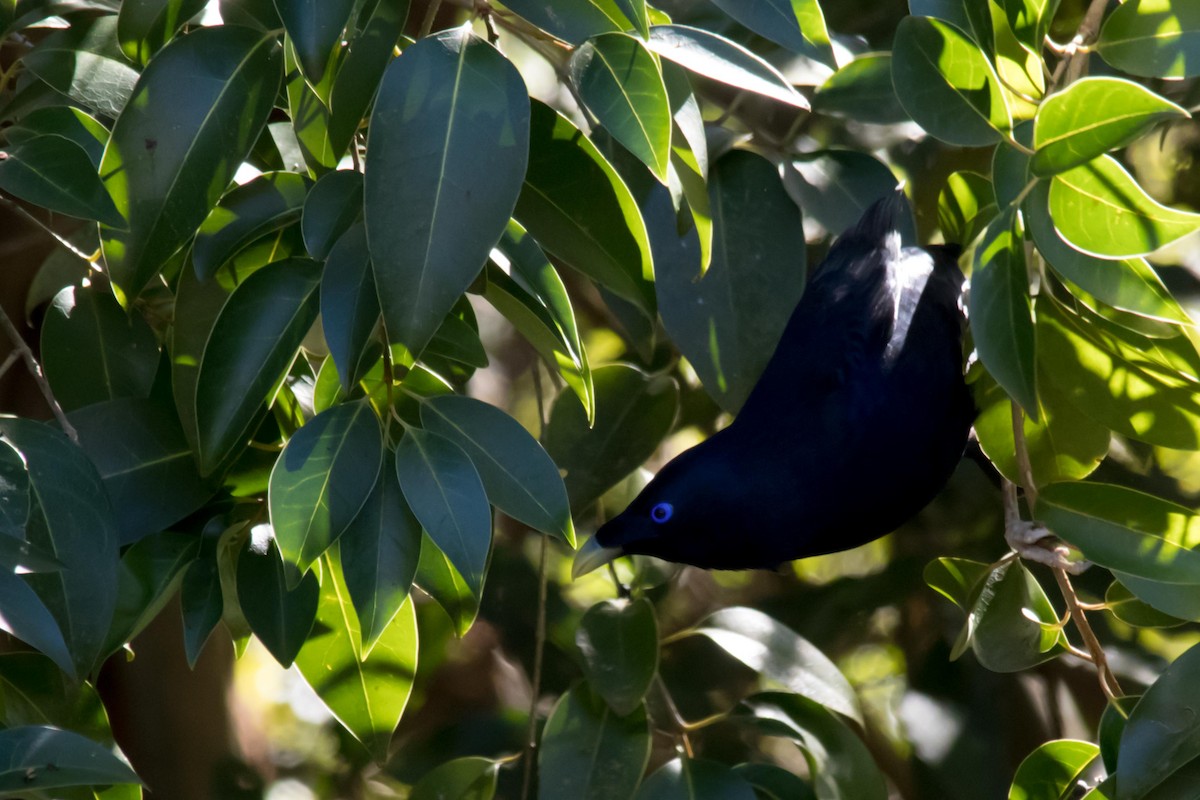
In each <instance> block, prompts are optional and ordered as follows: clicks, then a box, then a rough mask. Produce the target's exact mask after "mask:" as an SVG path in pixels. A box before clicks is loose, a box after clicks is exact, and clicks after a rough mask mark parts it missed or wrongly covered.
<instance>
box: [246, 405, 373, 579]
mask: <svg viewBox="0 0 1200 800" xmlns="http://www.w3.org/2000/svg"><path fill="white" fill-rule="evenodd" d="M382 458H383V442H382V440H381V432H380V430H379V420H378V419H376V417H375V412H374V411H373V410H372V409H371V406H370V404H369V403H367V402H366V401H365V400H360V401H358V402H355V403H344V404H342V405H337V406H334V407H333V408H331V409H329V410H328V411H323V412H321V413H320V414H318V415H317V416H315V417H313V418H312V419H311V420H309V421H308V423H307V424H305V425H304V427H302V428H301V429H300V430H299V431H297V432H296V434H295V435H294V436H293V437H292V438H291V439H289V440H288V443H287V446H286V447H284V449H283V453H281V454H280V456H279V460H278V461H276V462H275V469H273V470H272V471H271V485H270V489H269V490H268V491H269V494H268V495H267V497H268V502H269V503H270V508H271V527H272V528H273V529H274V531H275V541H276V543H278V545H279V550H280V552H281V553H282V554H283V558H284V560H285V561H288V562H290V563H291V564H293V565H295V567H296V569H295V570H294V571H289V572H288V586H289V588H292V587H294V586H295V585H296V584H297V583H298V582H299V580H300V576H301V575H302V574H303V573H304V572H306V571H307V570H308V568H309V565H311V564H312V562H313V561H315V560H316V559H317V558H318V557H319V556H320V555H321V554H322V553H324V552H325V551H326V550H327V549H329V546H330V545H331V544H333V543H334V542H335V541H337V538H338V537H339V536H341V535H342V532H343V531H344V530H346V527H347V526H348V525H349V524H350V522H351V520H353V519H354V518H355V516H357V515H358V512H359V510H360V509H361V508H362V507H363V504H364V503H365V502H366V500H367V497H368V496H369V495H370V494H371V491H372V489H374V487H375V483H376V479H377V478H378V476H379V468H380V462H381V459H382Z"/></svg>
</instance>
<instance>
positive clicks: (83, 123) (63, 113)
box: [5, 106, 112, 233]
mask: <svg viewBox="0 0 1200 800" xmlns="http://www.w3.org/2000/svg"><path fill="white" fill-rule="evenodd" d="M5 135H6V136H7V137H8V141H9V142H11V143H12V144H18V143H20V142H26V141H29V140H31V139H34V138H37V137H39V136H62V137H65V138H67V139H70V140H71V141H72V142H74V143H75V144H77V145H79V146H80V147H82V148H83V150H84V152H85V153H87V156H88V160H89V161H91V162H92V167H93V168H95V169H99V168H100V159H101V157H103V155H104V145H105V144H107V143H108V129H107V128H105V127H104V126H103V125H101V124H100V123H99V122H97V121H96V120H95V119H93V118H92V117H89V116H88V115H87V114H86V113H84V112H83V111H81V110H80V109H78V108H71V107H70V106H48V107H46V108H39V109H35V110H34V111H31V112H29V113H28V114H26V115H25V116H23V117H21V119H20V121H18V122H17V123H16V124H15V125H13V126H12V127H10V128H8V129H7V130H6V131H5ZM106 194H107V193H106ZM109 202H112V198H109ZM93 233H94V232H93Z"/></svg>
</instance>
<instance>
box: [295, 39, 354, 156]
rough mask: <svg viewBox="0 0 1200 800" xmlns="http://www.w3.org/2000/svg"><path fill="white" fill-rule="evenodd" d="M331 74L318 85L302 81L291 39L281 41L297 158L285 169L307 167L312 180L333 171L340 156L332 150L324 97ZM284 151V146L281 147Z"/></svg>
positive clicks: (328, 91) (331, 81)
mask: <svg viewBox="0 0 1200 800" xmlns="http://www.w3.org/2000/svg"><path fill="white" fill-rule="evenodd" d="M333 77H334V73H333V72H332V71H331V72H327V73H326V74H325V78H324V80H323V81H321V82H320V83H319V84H316V85H313V84H311V83H309V82H308V81H307V80H305V78H304V73H303V72H302V71H301V69H300V61H299V57H298V56H297V55H296V48H295V46H294V43H293V42H292V40H291V38H289V37H286V36H285V37H284V39H283V81H284V93H285V94H286V95H287V110H288V116H289V117H290V118H291V133H292V137H291V141H290V142H288V144H289V146H292V147H295V154H296V155H298V156H299V158H294V157H285V166H287V167H290V168H292V169H296V168H299V167H302V166H306V167H307V168H308V171H309V173H310V174H311V175H313V176H314V177H316V176H319V175H320V174H321V173H323V172H326V171H327V170H332V169H336V168H337V165H338V160H339V159H340V156H341V154H340V153H336V152H334V150H333V141H332V138H331V137H330V135H329V123H330V119H331V117H332V113H331V112H330V110H329V104H328V102H327V100H326V98H327V97H328V96H329V93H330V92H331V91H332V84H333ZM280 150H281V152H283V147H280Z"/></svg>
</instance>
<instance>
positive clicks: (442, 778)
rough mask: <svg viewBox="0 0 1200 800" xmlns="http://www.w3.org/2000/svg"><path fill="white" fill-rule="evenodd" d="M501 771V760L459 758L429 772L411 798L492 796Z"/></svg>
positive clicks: (455, 799)
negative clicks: (499, 761)
mask: <svg viewBox="0 0 1200 800" xmlns="http://www.w3.org/2000/svg"><path fill="white" fill-rule="evenodd" d="M499 772H500V764H499V763H498V762H496V761H493V760H491V759H490V758H480V757H479V756H468V757H466V758H456V759H453V760H451V761H447V762H445V763H443V764H439V765H438V766H436V767H434V768H433V769H431V770H430V771H429V772H427V773H425V775H424V776H423V777H422V778H421V780H419V781H418V782H417V785H416V786H414V787H413V789H412V794H410V795H409V796H408V800H491V799H492V798H493V797H495V796H496V780H497V778H498V777H499Z"/></svg>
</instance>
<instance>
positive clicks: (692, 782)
mask: <svg viewBox="0 0 1200 800" xmlns="http://www.w3.org/2000/svg"><path fill="white" fill-rule="evenodd" d="M636 798H637V800H755V795H754V789H753V788H752V787H751V785H750V784H749V783H747V782H746V781H745V780H744V779H743V778H742V777H741V776H739V775H738V774H737V773H736V772H734V771H733V770H731V769H730V768H729V767H727V766H725V765H724V764H721V763H719V762H717V761H706V760H704V759H691V758H687V759H684V758H676V759H673V760H671V761H668V762H667V763H666V764H663V765H662V766H661V767H659V768H658V769H656V770H655V771H654V772H653V773H652V774H651V775H650V777H648V778H646V780H645V782H644V783H643V784H642V786H641V788H640V789H639V790H638V793H637V796H636Z"/></svg>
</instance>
